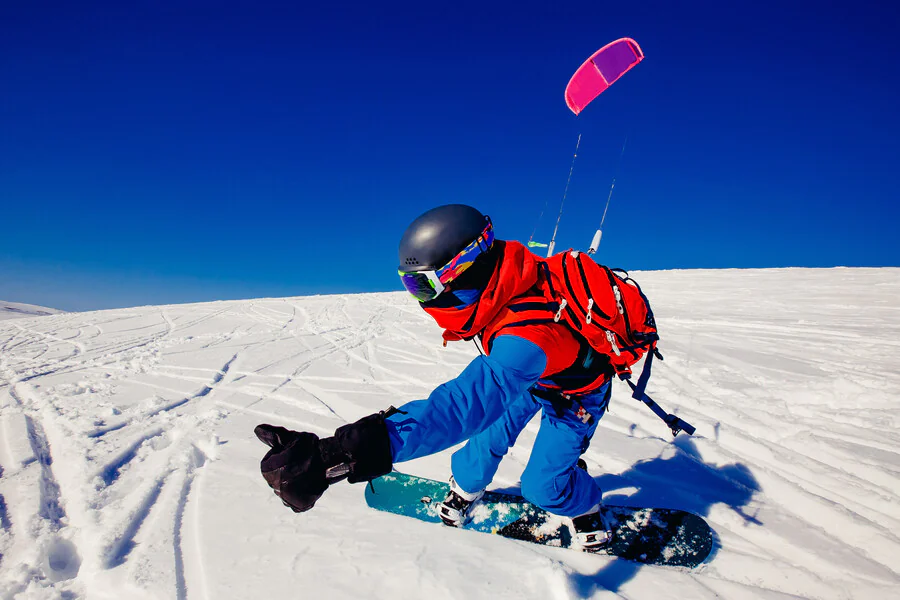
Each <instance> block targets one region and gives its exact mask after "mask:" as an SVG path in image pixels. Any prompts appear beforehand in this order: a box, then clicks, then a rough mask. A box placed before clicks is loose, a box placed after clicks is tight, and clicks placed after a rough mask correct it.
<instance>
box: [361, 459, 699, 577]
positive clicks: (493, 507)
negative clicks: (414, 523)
mask: <svg viewBox="0 0 900 600" xmlns="http://www.w3.org/2000/svg"><path fill="white" fill-rule="evenodd" d="M449 491H450V485H449V484H448V483H445V482H441V481H434V480H433V479H425V478H423V477H416V476H415V475H406V474H404V473H398V472H397V471H394V472H391V473H389V474H387V475H384V476H382V477H379V478H378V479H374V480H373V481H372V482H371V485H368V486H366V503H368V505H369V506H371V507H372V508H375V509H377V510H382V511H385V512H390V513H394V514H398V515H404V516H407V517H412V518H414V519H419V520H420V521H426V522H430V523H441V518H440V516H438V505H439V504H440V502H441V501H442V500H443V499H444V497H445V496H446V495H447V492H449ZM603 510H604V517H605V519H606V522H607V527H608V528H609V530H610V531H611V532H612V541H611V542H610V544H609V545H608V546H607V547H606V548H604V549H603V550H602V551H600V552H598V554H604V553H605V554H607V555H611V556H618V557H620V558H624V559H627V560H632V561H636V562H639V563H643V564H649V565H666V566H673V567H688V568H693V567H696V566H697V565H699V564H701V563H702V562H703V561H704V560H706V558H707V557H708V556H709V555H710V552H711V551H712V548H713V540H714V535H713V531H712V529H710V527H709V525H708V524H707V523H706V521H704V520H703V518H701V517H699V516H697V515H695V514H693V513H689V512H686V511H683V510H676V509H670V508H638V507H632V506H606V505H604V508H603ZM461 529H469V530H473V531H481V532H484V533H492V534H495V535H500V536H503V537H506V538H510V539H514V540H522V541H526V542H531V543H534V544H542V545H545V546H556V547H560V548H573V550H578V548H574V547H573V545H572V537H573V531H572V522H571V520H570V519H567V518H565V517H560V516H558V515H553V514H551V513H548V512H547V511H545V510H543V509H540V508H538V507H537V506H535V505H533V504H531V503H530V502H528V501H527V500H525V499H524V498H523V497H521V496H515V495H512V494H504V493H499V492H486V493H485V494H484V497H483V498H482V499H481V500H480V501H479V502H478V504H476V505H475V506H473V507H472V510H471V511H470V518H469V519H468V521H467V522H466V523H465V524H463V526H462V527H461Z"/></svg>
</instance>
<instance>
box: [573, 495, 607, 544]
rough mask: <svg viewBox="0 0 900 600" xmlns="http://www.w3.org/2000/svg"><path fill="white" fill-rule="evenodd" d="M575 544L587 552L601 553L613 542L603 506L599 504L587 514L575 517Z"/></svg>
mask: <svg viewBox="0 0 900 600" xmlns="http://www.w3.org/2000/svg"><path fill="white" fill-rule="evenodd" d="M572 525H573V526H574V527H575V544H576V545H577V546H580V547H581V549H582V550H583V551H585V552H599V551H601V550H603V548H605V547H606V546H608V545H609V542H610V541H612V532H610V531H609V529H608V528H607V526H606V520H605V519H604V518H603V506H602V505H600V504H598V505H596V506H595V507H593V508H592V509H591V510H590V511H588V512H587V513H585V514H583V515H581V516H578V517H574V518H573V519H572Z"/></svg>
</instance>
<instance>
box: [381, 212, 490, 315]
mask: <svg viewBox="0 0 900 600" xmlns="http://www.w3.org/2000/svg"><path fill="white" fill-rule="evenodd" d="M493 243H494V226H493V225H492V224H491V221H490V219H488V224H487V227H485V228H484V231H482V232H481V235H479V236H478V237H477V238H475V240H474V241H473V242H472V243H471V244H469V245H468V246H466V247H465V248H463V249H462V251H461V252H460V253H459V254H457V255H456V256H454V257H453V260H451V261H450V262H448V263H447V264H446V265H444V266H443V267H441V268H440V269H435V270H432V271H416V272H414V273H407V272H404V271H398V273H399V274H400V281H402V282H403V287H405V288H406V291H407V292H409V293H410V294H412V295H413V297H414V298H415V299H416V300H418V301H419V302H428V301H429V300H434V299H435V298H437V297H438V296H440V295H441V292H443V291H444V289H445V287H446V285H447V284H448V283H450V282H451V281H453V280H454V279H456V278H457V277H459V276H460V275H461V274H462V273H463V272H464V271H465V270H466V269H468V268H469V267H471V266H472V265H473V264H475V259H476V258H478V257H479V256H480V255H482V254H484V253H485V252H487V251H488V250H490V249H491V245H492V244H493Z"/></svg>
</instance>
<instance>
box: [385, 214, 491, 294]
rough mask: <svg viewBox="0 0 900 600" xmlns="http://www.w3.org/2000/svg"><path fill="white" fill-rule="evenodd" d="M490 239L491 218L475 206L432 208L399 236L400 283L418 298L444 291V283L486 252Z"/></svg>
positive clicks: (489, 245) (489, 247) (489, 246)
mask: <svg viewBox="0 0 900 600" xmlns="http://www.w3.org/2000/svg"><path fill="white" fill-rule="evenodd" d="M493 241H494V233H493V226H492V225H491V219H490V218H489V217H486V216H485V215H483V214H481V212H479V211H478V210H477V209H475V208H472V207H471V206H466V205H465V204H447V205H445V206H438V207H437V208H432V209H431V210H429V211H428V212H426V213H425V214H423V215H421V216H420V217H418V218H417V219H416V220H415V221H413V222H412V223H410V225H409V227H407V228H406V231H405V232H404V233H403V237H402V238H400V252H399V257H400V266H399V268H398V270H399V272H400V276H401V278H402V279H403V284H404V286H405V287H406V289H407V290H409V292H410V293H411V294H412V295H413V296H415V297H416V299H417V300H419V301H420V302H425V301H428V300H432V299H434V298H435V297H437V296H438V295H439V294H440V293H441V292H442V291H443V288H444V286H443V284H446V283H449V282H450V281H451V280H453V279H456V278H457V277H458V276H459V275H460V274H461V273H462V272H463V271H465V270H466V269H468V267H470V266H472V264H474V262H475V260H476V259H477V258H479V256H481V255H484V254H487V253H488V251H489V250H490V249H491V246H492V244H493ZM464 251H466V252H464ZM461 254H462V255H461ZM457 259H458V260H457ZM451 262H452V264H451Z"/></svg>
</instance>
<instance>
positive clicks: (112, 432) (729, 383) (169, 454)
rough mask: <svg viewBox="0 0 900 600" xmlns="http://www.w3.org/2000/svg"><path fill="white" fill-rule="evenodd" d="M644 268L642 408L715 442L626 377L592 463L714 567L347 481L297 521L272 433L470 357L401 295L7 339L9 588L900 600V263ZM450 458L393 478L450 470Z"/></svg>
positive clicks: (2, 550)
mask: <svg viewBox="0 0 900 600" xmlns="http://www.w3.org/2000/svg"><path fill="white" fill-rule="evenodd" d="M635 277H636V278H637V279H638V280H639V281H640V282H641V284H642V285H643V288H644V290H645V292H646V293H647V295H648V296H649V297H650V299H651V301H652V302H653V305H654V308H655V311H656V315H657V320H658V322H659V324H660V331H661V334H662V335H663V342H662V344H661V346H660V347H661V350H662V352H663V354H664V356H665V362H663V363H660V364H658V365H655V372H654V377H653V379H651V382H650V388H649V392H650V394H651V395H652V396H653V397H654V398H655V399H656V400H657V401H658V402H659V403H660V404H661V405H662V406H663V407H665V408H667V409H669V410H676V409H677V412H678V414H679V416H681V417H682V418H684V419H686V420H688V421H689V422H691V423H692V424H694V425H695V426H696V427H697V434H696V435H695V436H694V437H692V438H689V437H685V436H684V434H682V435H681V436H679V437H678V439H676V440H674V441H673V440H672V438H671V435H670V434H669V433H668V431H667V429H666V427H665V425H664V424H663V423H662V422H660V421H659V420H658V419H657V418H656V417H655V416H654V415H653V414H652V413H651V412H650V411H649V410H647V409H646V408H645V407H644V406H643V405H641V404H640V403H638V402H636V401H635V400H633V399H631V398H630V395H629V394H628V393H627V388H626V387H625V386H624V385H621V384H619V383H616V384H615V385H616V387H615V394H614V397H613V402H612V405H611V413H610V414H608V415H607V416H606V417H605V418H604V419H603V420H602V422H601V424H600V427H599V429H598V433H597V435H596V436H595V438H594V441H593V443H592V445H591V448H590V449H589V450H588V452H587V453H586V455H585V458H586V460H587V463H588V465H589V468H590V470H591V472H592V473H593V474H594V475H595V477H596V479H597V482H598V484H600V485H601V486H602V487H603V489H604V490H605V500H606V501H607V502H608V503H610V504H618V503H628V504H637V505H647V506H669V507H676V508H683V509H688V510H691V511H694V512H696V513H698V514H701V515H703V516H705V517H706V518H707V520H708V521H709V522H710V524H711V525H712V526H713V528H714V529H715V531H716V534H717V537H718V544H717V549H716V551H715V554H714V556H713V557H712V558H711V560H710V561H709V562H708V563H707V564H705V565H703V566H702V567H700V568H698V569H695V570H694V571H684V570H679V569H668V568H660V567H642V566H640V565H637V564H634V563H629V562H627V561H621V560H616V559H611V558H608V557H605V556H592V555H583V554H578V553H575V552H572V551H567V550H561V549H555V548H549V547H547V548H545V547H538V546H533V545H530V544H525V543H519V542H513V541H510V540H506V539H503V538H499V537H495V536H489V535H479V534H475V533H471V532H463V531H457V530H452V529H450V528H444V527H440V526H436V525H433V524H427V523H420V522H418V521H414V520H411V519H406V518H403V517H399V516H395V515H391V514H386V513H379V512H376V511H373V510H371V509H369V508H367V506H366V505H365V502H364V500H363V486H361V485H349V484H347V483H341V484H338V485H335V486H334V487H333V488H331V489H330V490H328V492H327V493H326V495H325V496H324V497H323V498H322V500H321V501H320V502H319V504H318V505H317V506H316V508H315V509H314V510H313V511H311V512H308V513H305V514H299V515H298V514H294V513H293V512H291V511H290V510H287V509H286V508H284V507H283V506H282V505H281V503H280V502H279V501H278V499H277V498H276V497H275V496H274V495H273V494H272V493H271V492H270V490H269V489H268V487H266V485H265V482H264V481H263V479H262V477H261V476H260V475H259V470H258V468H259V467H258V465H259V459H260V458H261V457H262V455H263V454H264V452H265V447H264V446H263V445H262V444H261V443H259V442H258V441H257V440H256V439H255V437H254V435H253V433H252V430H253V427H254V426H255V425H256V424H258V423H261V422H269V423H276V424H281V425H284V426H287V427H291V428H294V429H298V430H308V431H313V432H315V433H317V434H319V435H323V436H324V435H328V434H330V433H331V432H332V431H333V430H334V429H335V428H336V427H338V426H340V425H342V424H344V423H346V422H350V421H353V420H356V419H357V418H359V417H362V416H364V415H367V414H370V413H372V412H374V411H377V410H380V409H384V408H386V407H387V406H389V405H391V404H395V405H399V404H401V403H403V402H405V401H408V400H412V399H416V398H421V397H425V396H426V395H427V394H428V393H429V392H430V390H431V389H433V387H434V386H436V385H437V384H439V383H441V382H443V381H445V380H447V379H450V378H452V377H454V376H455V375H456V374H457V373H459V372H460V370H461V369H462V368H463V367H464V365H465V364H467V363H468V361H469V360H470V359H471V358H472V357H473V356H475V354H476V350H475V349H474V348H473V347H472V345H471V344H468V345H466V344H462V343H457V344H451V345H450V346H449V347H448V348H442V347H441V340H440V332H439V330H438V329H437V327H436V326H435V325H434V324H433V323H432V322H431V321H430V320H429V318H428V317H427V315H425V314H424V313H423V312H422V311H421V310H420V309H419V308H418V307H417V306H416V305H415V302H414V301H413V300H411V299H410V298H409V297H408V296H407V295H405V294H403V293H383V294H363V295H347V296H317V297H306V298H285V299H267V300H252V301H235V302H213V303H207V304H194V305H178V306H159V307H141V308H133V309H122V310H111V311H102V312H93V313H70V314H58V315H52V316H48V317H43V318H41V319H17V320H11V321H5V322H2V323H0V469H2V470H0V555H2V557H0V598H3V599H7V598H13V597H15V598H67V599H71V598H97V599H104V598H137V599H143V598H178V599H181V598H190V599H195V598H196V599H216V600H218V599H222V598H257V597H258V598H288V597H328V598H353V599H358V598H385V599H388V598H391V599H393V598H422V597H427V598H450V597H452V598H465V597H470V598H482V597H491V598H540V599H546V598H574V597H578V598H581V597H616V596H621V597H626V598H659V597H666V598H668V597H679V598H701V599H702V598H719V597H722V598H738V599H740V598H789V597H802V598H890V597H895V598H900V566H898V562H897V556H900V498H898V495H900V433H898V429H900V405H898V399H900V369H898V368H897V366H896V362H895V361H896V356H897V354H898V350H900V341H898V340H900V269H828V270H805V269H783V270H746V271H743V270H741V271H738V270H726V271H668V272H647V273H638V274H635ZM535 426H536V422H535V423H532V424H531V425H529V428H528V429H526V431H525V432H524V433H523V434H522V436H521V437H520V439H519V444H518V445H517V446H516V447H515V448H514V449H512V450H511V451H510V454H509V456H508V457H507V458H506V459H505V460H504V461H503V463H502V465H501V467H500V471H499V473H498V475H497V477H496V479H495V481H494V484H493V486H492V487H495V488H514V487H515V486H516V485H517V483H518V478H519V475H520V474H521V472H522V469H523V468H524V464H525V462H526V461H527V458H528V453H529V448H530V445H531V443H532V441H533V439H534V435H535ZM449 456H450V453H449V452H444V453H441V454H438V455H435V456H431V457H427V458H424V459H419V460H417V461H413V462H411V463H406V464H401V465H398V467H399V468H400V469H401V470H404V471H407V472H410V473H415V474H418V475H422V476H425V477H432V478H435V479H445V478H446V477H447V476H448V473H449Z"/></svg>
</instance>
